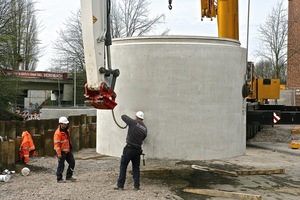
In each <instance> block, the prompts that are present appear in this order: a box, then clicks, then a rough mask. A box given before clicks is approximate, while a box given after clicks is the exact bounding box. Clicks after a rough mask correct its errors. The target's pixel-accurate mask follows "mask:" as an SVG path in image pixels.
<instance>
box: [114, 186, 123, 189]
mask: <svg viewBox="0 0 300 200" xmlns="http://www.w3.org/2000/svg"><path fill="white" fill-rule="evenodd" d="M114 190H123V188H122V187H118V186H116V187H114Z"/></svg>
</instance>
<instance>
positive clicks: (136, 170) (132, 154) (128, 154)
mask: <svg viewBox="0 0 300 200" xmlns="http://www.w3.org/2000/svg"><path fill="white" fill-rule="evenodd" d="M141 154H142V150H141V148H135V147H133V146H131V145H126V146H125V147H124V149H123V155H122V157H121V163H120V175H119V179H118V182H117V186H118V187H119V188H123V187H124V184H125V180H126V171H127V166H128V164H129V162H130V161H131V164H132V172H133V174H132V176H133V181H134V188H139V187H140V162H141V157H140V156H141Z"/></svg>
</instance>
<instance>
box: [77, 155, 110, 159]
mask: <svg viewBox="0 0 300 200" xmlns="http://www.w3.org/2000/svg"><path fill="white" fill-rule="evenodd" d="M105 157H109V156H107V155H95V156H88V157H83V158H81V157H75V160H93V159H98V158H105Z"/></svg>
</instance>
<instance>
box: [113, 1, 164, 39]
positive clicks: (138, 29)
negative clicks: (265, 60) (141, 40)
mask: <svg viewBox="0 0 300 200" xmlns="http://www.w3.org/2000/svg"><path fill="white" fill-rule="evenodd" d="M149 5H150V2H149V1H147V0H119V1H117V0H113V1H112V12H111V21H112V26H111V29H112V37H113V38H120V37H130V36H141V35H146V34H148V33H149V32H151V31H152V30H153V29H155V28H156V26H157V25H159V24H161V23H164V19H165V15H164V14H161V15H157V16H156V17H154V18H152V19H150V18H149V10H148V6H149ZM167 33H168V30H167V31H164V33H163V35H166V34H167Z"/></svg>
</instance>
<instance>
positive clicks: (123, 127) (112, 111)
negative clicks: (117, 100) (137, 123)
mask: <svg viewBox="0 0 300 200" xmlns="http://www.w3.org/2000/svg"><path fill="white" fill-rule="evenodd" d="M111 113H112V116H113V118H114V121H115V123H116V124H117V126H118V127H119V128H121V129H125V128H127V124H126V126H121V125H120V124H119V123H118V122H117V120H116V117H115V113H114V110H113V109H112V110H111Z"/></svg>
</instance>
